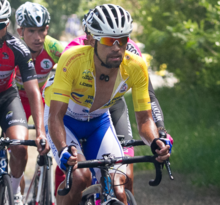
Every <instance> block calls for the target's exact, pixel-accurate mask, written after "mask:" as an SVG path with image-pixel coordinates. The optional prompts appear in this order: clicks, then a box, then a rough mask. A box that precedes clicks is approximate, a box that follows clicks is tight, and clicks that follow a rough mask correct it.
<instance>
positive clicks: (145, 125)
mask: <svg viewBox="0 0 220 205" xmlns="http://www.w3.org/2000/svg"><path fill="white" fill-rule="evenodd" d="M135 115H136V121H137V125H138V131H139V134H140V137H141V138H142V140H143V141H144V143H145V144H147V145H150V144H151V142H152V141H153V140H154V139H155V138H158V137H159V133H158V130H157V127H156V125H155V123H154V121H153V118H152V114H151V110H147V111H141V112H136V113H135Z"/></svg>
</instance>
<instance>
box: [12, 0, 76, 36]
mask: <svg viewBox="0 0 220 205" xmlns="http://www.w3.org/2000/svg"><path fill="white" fill-rule="evenodd" d="M29 1H30V2H35V3H39V4H42V5H44V6H45V7H46V8H47V9H48V11H49V12H50V16H51V23H50V30H49V32H50V35H51V36H53V37H54V38H57V39H59V37H60V35H61V34H62V31H63V30H64V29H65V24H66V20H67V17H68V16H69V15H71V14H74V13H75V12H76V11H77V9H78V6H79V3H80V1H79V0H71V1H69V0H29ZM9 2H10V3H11V7H12V8H13V11H14V12H15V10H16V9H17V8H18V7H19V6H20V5H21V4H23V3H25V2H26V0H9ZM14 12H13V14H12V17H11V18H10V19H11V21H12V24H13V25H14V23H15V18H14Z"/></svg>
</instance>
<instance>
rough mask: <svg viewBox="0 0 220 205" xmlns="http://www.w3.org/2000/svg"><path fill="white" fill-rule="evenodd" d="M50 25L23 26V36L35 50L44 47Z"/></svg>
mask: <svg viewBox="0 0 220 205" xmlns="http://www.w3.org/2000/svg"><path fill="white" fill-rule="evenodd" d="M48 28H49V26H42V27H27V28H22V36H23V38H24V41H25V43H26V44H27V46H28V47H29V48H30V49H31V50H33V51H40V50H42V49H43V46H44V41H45V37H46V35H47V32H48Z"/></svg>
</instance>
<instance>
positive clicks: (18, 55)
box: [13, 39, 37, 82]
mask: <svg viewBox="0 0 220 205" xmlns="http://www.w3.org/2000/svg"><path fill="white" fill-rule="evenodd" d="M14 40H15V43H14V45H13V47H14V48H15V51H14V52H15V65H16V66H18V67H19V70H20V73H21V77H22V81H23V82H26V81H29V80H33V79H37V74H36V71H35V67H34V63H33V61H32V58H31V53H30V51H29V49H28V48H27V46H26V44H25V43H24V42H23V41H22V40H19V39H14Z"/></svg>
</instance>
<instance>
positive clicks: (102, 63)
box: [94, 40, 111, 68]
mask: <svg viewBox="0 0 220 205" xmlns="http://www.w3.org/2000/svg"><path fill="white" fill-rule="evenodd" d="M94 52H95V54H96V56H97V58H98V59H99V60H100V61H101V66H104V67H106V68H111V66H108V65H106V64H105V63H104V62H103V61H102V60H101V58H100V57H99V55H98V52H97V40H95V47H94Z"/></svg>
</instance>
